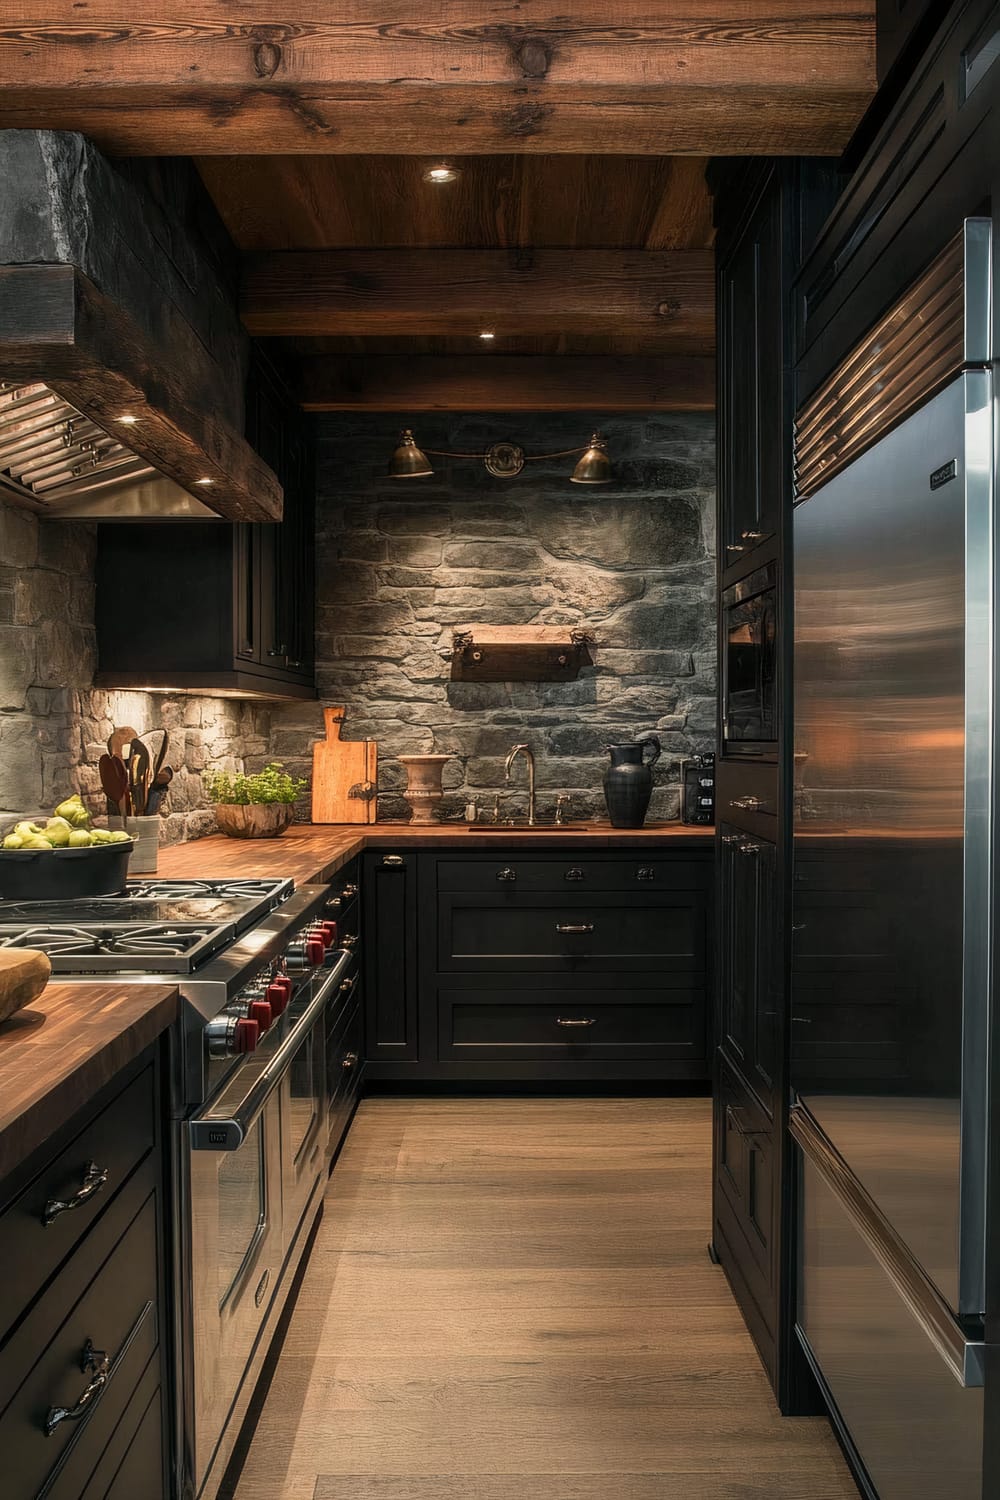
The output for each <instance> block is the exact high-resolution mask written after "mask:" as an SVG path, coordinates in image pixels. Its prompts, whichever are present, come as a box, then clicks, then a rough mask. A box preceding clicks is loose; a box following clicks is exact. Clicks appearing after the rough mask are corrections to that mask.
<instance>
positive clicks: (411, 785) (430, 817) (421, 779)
mask: <svg viewBox="0 0 1000 1500" xmlns="http://www.w3.org/2000/svg"><path fill="white" fill-rule="evenodd" d="M449 760H451V756H450V755H401V756H400V757H399V763H400V765H403V766H405V767H406V791H405V792H404V793H403V796H404V797H405V798H406V800H407V802H408V803H409V804H410V806H411V807H412V808H413V817H412V820H411V821H412V822H414V823H433V822H434V809H435V808H436V807H437V805H438V803H439V802H440V801H441V798H442V796H443V795H444V793H443V791H442V789H441V773H442V772H443V770H444V767H445V763H446V762H447V761H449Z"/></svg>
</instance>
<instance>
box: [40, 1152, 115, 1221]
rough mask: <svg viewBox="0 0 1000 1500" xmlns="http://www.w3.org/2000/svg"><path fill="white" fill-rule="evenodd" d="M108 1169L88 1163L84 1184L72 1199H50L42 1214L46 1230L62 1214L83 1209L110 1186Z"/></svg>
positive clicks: (93, 1162)
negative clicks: (75, 1209)
mask: <svg viewBox="0 0 1000 1500" xmlns="http://www.w3.org/2000/svg"><path fill="white" fill-rule="evenodd" d="M108 1175H109V1173H108V1168H107V1167H99V1166H98V1165H97V1163H96V1161H89V1162H88V1163H87V1170H86V1171H85V1172H84V1174H83V1182H82V1183H81V1185H80V1186H79V1188H77V1190H76V1192H75V1193H74V1194H73V1196H72V1197H71V1198H50V1199H49V1201H48V1202H47V1203H46V1205H45V1208H44V1210H43V1212H42V1223H43V1224H44V1225H45V1227H46V1229H47V1228H48V1227H49V1225H50V1224H51V1223H53V1221H54V1220H56V1219H58V1217H59V1215H60V1214H67V1213H71V1212H72V1211H73V1209H74V1208H82V1207H83V1205H84V1204H85V1203H89V1201H90V1199H91V1198H94V1197H96V1196H97V1194H98V1193H99V1192H101V1191H102V1189H104V1188H106V1187H107V1185H108Z"/></svg>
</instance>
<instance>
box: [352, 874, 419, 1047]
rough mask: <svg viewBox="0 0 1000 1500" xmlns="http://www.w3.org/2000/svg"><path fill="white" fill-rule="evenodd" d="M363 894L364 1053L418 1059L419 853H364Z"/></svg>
mask: <svg viewBox="0 0 1000 1500" xmlns="http://www.w3.org/2000/svg"><path fill="white" fill-rule="evenodd" d="M363 895H364V907H365V909H364V927H365V932H366V933H368V935H369V940H368V942H367V943H366V944H365V1018H366V1019H365V1032H366V1041H365V1055H366V1057H368V1058H371V1059H372V1060H374V1061H378V1060H379V1059H389V1060H392V1061H396V1062H399V1061H416V1059H417V1057H418V1056H419V1049H418V1044H417V1040H418V1039H417V855H416V854H415V853H414V852H413V851H412V850H411V851H409V852H407V853H406V854H367V855H366V856H365V871H364V881H363Z"/></svg>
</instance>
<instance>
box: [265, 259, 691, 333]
mask: <svg viewBox="0 0 1000 1500" xmlns="http://www.w3.org/2000/svg"><path fill="white" fill-rule="evenodd" d="M713 267H714V258H713V254H712V252H711V251H710V250H663V251H642V250H638V251H630V250H512V251H508V250H471V249H470V250H466V249H442V250H288V251H276V252H274V253H265V254H260V255H252V256H249V257H248V258H247V260H246V261H245V263H244V275H243V287H242V292H241V298H240V311H241V314H242V317H243V322H244V324H245V325H246V327H247V328H248V329H249V331H250V332H251V333H252V334H255V335H258V336H261V337H273V336H276V335H292V336H294V335H300V336H301V335H305V336H309V335H313V336H317V337H319V336H322V335H344V334H346V335H358V336H360V335H365V334H392V335H398V336H412V335H427V334H464V335H466V336H469V335H475V334H477V333H479V332H481V331H483V330H490V331H492V332H494V333H495V334H496V336H497V338H498V339H502V338H503V337H504V336H505V335H511V336H513V335H516V334H544V333H597V332H601V331H603V332H611V333H615V334H618V335H621V336H622V337H634V338H637V339H641V338H642V337H643V335H650V334H653V333H655V334H657V335H663V334H664V333H668V332H669V333H670V334H671V335H673V336H674V337H675V338H676V349H677V352H678V353H693V354H701V353H706V352H710V351H711V350H712V348H713V346H714V338H715V290H714V269H713Z"/></svg>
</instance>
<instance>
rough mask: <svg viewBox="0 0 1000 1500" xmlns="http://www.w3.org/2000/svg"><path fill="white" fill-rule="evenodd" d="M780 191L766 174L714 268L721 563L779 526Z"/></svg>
mask: <svg viewBox="0 0 1000 1500" xmlns="http://www.w3.org/2000/svg"><path fill="white" fill-rule="evenodd" d="M781 215H782V198H781V192H780V190H779V188H778V186H777V185H776V183H774V182H772V181H771V180H770V179H768V185H767V189H766V190H765V191H764V193H763V195H762V196H761V198H760V200H759V202H758V203H757V206H756V208H755V210H754V211H753V213H752V214H751V215H750V217H749V218H748V220H747V222H746V224H745V226H744V228H743V231H742V233H741V234H740V235H739V238H738V239H737V241H736V243H735V244H734V245H732V246H731V247H730V249H729V253H728V255H727V256H726V258H725V260H724V261H723V263H722V265H721V266H720V270H719V284H718V297H719V369H720V380H721V393H720V394H721V404H720V412H719V422H720V452H721V465H720V472H719V516H720V522H721V534H720V539H719V541H720V546H721V547H722V548H723V549H724V554H723V565H724V566H728V565H729V564H732V563H736V562H740V561H741V560H742V559H743V558H744V557H746V556H748V555H749V554H750V553H752V552H753V551H754V549H755V548H756V547H758V546H759V545H760V544H761V543H763V542H766V541H769V540H770V539H771V538H773V537H774V535H775V533H776V532H777V530H778V527H779V525H780V519H781V506H782V477H783V472H784V455H783V452H782V447H781V443H780V441H776V440H775V439H776V436H777V435H779V434H780V428H781V422H782V415H783V399H784V398H783V381H784V346H783V329H782V318H781V268H782V262H781Z"/></svg>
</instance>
